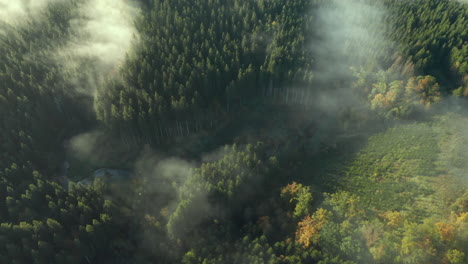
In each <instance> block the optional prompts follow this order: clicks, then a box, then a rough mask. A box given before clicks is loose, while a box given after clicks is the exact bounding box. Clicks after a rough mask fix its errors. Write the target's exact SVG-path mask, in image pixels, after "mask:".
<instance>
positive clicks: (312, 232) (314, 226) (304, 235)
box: [296, 208, 332, 248]
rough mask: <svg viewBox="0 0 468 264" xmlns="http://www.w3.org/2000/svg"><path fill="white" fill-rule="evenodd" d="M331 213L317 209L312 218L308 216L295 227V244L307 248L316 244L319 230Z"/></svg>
mask: <svg viewBox="0 0 468 264" xmlns="http://www.w3.org/2000/svg"><path fill="white" fill-rule="evenodd" d="M331 215H332V214H331V212H329V211H327V210H325V209H323V208H319V209H318V210H317V211H316V212H315V213H314V214H313V215H312V216H310V215H308V216H306V217H304V218H303V219H302V221H300V222H299V223H298V224H297V225H298V228H297V230H296V242H298V243H299V244H302V246H303V247H304V248H308V247H309V246H310V245H311V244H312V243H314V244H317V243H318V241H319V239H320V230H321V229H322V227H323V225H324V224H325V223H327V221H328V220H329V219H330V217H331Z"/></svg>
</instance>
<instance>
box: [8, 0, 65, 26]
mask: <svg viewBox="0 0 468 264" xmlns="http://www.w3.org/2000/svg"><path fill="white" fill-rule="evenodd" d="M56 1H58V0H0V22H4V23H6V24H10V25H15V24H18V23H23V22H25V21H26V20H29V19H30V18H32V17H33V16H36V15H38V14H39V13H40V12H42V11H44V9H45V8H46V7H47V6H48V4H49V3H53V2H56Z"/></svg>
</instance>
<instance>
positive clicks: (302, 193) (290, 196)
mask: <svg viewBox="0 0 468 264" xmlns="http://www.w3.org/2000/svg"><path fill="white" fill-rule="evenodd" d="M281 198H283V199H286V200H287V201H289V203H291V204H292V205H293V206H294V213H293V215H294V217H296V218H301V217H304V216H306V215H308V214H310V210H311V203H312V199H313V198H312V193H311V192H310V187H309V186H304V185H302V184H300V183H297V182H293V183H291V184H288V185H287V186H285V187H283V189H281Z"/></svg>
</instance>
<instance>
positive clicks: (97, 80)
mask: <svg viewBox="0 0 468 264" xmlns="http://www.w3.org/2000/svg"><path fill="white" fill-rule="evenodd" d="M63 1H68V2H73V3H74V4H76V6H77V10H76V12H73V17H70V18H69V19H70V28H69V32H70V38H69V40H68V42H67V43H66V44H65V45H61V46H59V47H55V48H54V49H52V50H50V51H47V53H48V54H49V55H48V57H49V58H53V59H54V60H55V61H56V63H58V64H59V65H61V66H63V67H62V69H63V70H64V72H63V74H64V76H67V79H68V80H69V82H70V84H71V85H72V87H73V88H74V90H76V91H78V92H81V93H84V94H88V95H93V94H94V91H95V90H96V88H97V87H98V86H100V85H102V84H103V81H104V80H105V79H106V78H111V77H112V75H113V74H115V73H116V72H117V69H118V68H119V67H120V65H121V64H122V62H123V60H124V59H125V55H126V53H127V52H128V51H129V50H130V49H131V46H132V43H134V41H136V40H137V39H138V37H137V36H138V34H137V32H136V29H135V27H134V19H135V17H136V16H138V14H139V11H140V9H139V7H138V6H137V4H136V3H135V2H134V1H132V0H77V1H74V0H62V1H60V0H0V26H1V25H2V24H3V25H5V24H6V25H9V26H13V27H21V26H22V25H26V26H27V24H26V23H28V22H31V21H34V20H41V19H43V18H44V17H41V16H42V14H44V13H45V11H47V8H48V7H49V6H51V5H53V4H59V3H65V2H63ZM1 32H3V30H2V29H0V33H1ZM53 44H54V43H51V45H53ZM85 60H86V61H87V63H84V61H85ZM69 72H78V73H79V74H78V76H76V77H73V75H70V74H68V73H69ZM69 76H70V77H69Z"/></svg>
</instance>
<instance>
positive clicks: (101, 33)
mask: <svg viewBox="0 0 468 264" xmlns="http://www.w3.org/2000/svg"><path fill="white" fill-rule="evenodd" d="M138 12H139V9H138V8H137V7H136V6H135V5H134V4H133V3H131V2H129V1H125V0H96V1H87V2H86V3H84V4H83V5H82V6H81V7H80V15H81V16H80V18H79V19H75V20H72V21H71V24H72V29H73V30H75V31H76V32H77V37H76V38H75V39H72V40H71V42H70V44H69V46H68V47H67V48H68V49H69V52H70V53H74V54H76V55H77V56H84V57H92V58H96V59H97V60H98V62H99V64H100V65H99V66H100V68H103V69H106V70H109V69H110V68H112V67H115V66H116V65H118V64H120V63H121V62H122V61H123V59H124V57H125V53H126V52H127V51H128V50H129V48H130V46H131V44H132V40H133V39H134V37H136V31H135V28H134V25H133V20H134V17H135V16H137V15H138Z"/></svg>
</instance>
